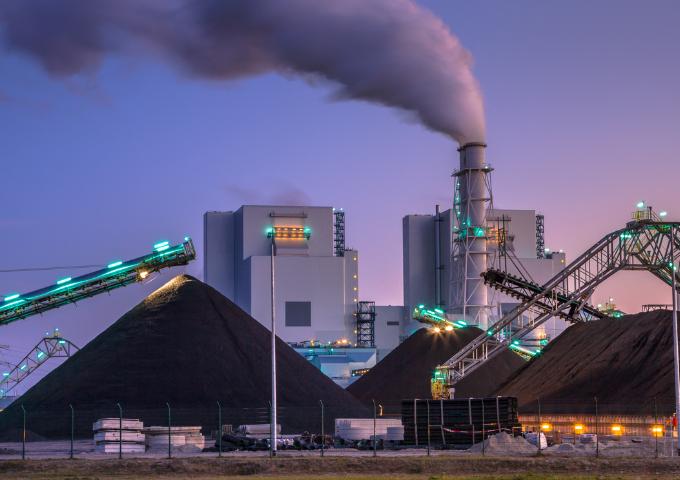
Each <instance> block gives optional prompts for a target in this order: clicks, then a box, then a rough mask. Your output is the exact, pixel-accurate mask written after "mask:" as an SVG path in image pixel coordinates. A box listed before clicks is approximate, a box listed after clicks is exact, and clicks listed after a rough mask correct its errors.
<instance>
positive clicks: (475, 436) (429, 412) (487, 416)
mask: <svg viewBox="0 0 680 480" xmlns="http://www.w3.org/2000/svg"><path fill="white" fill-rule="evenodd" d="M428 416H429V419H428ZM401 421H402V423H403V424H404V444H406V445H427V442H428V428H429V431H430V435H429V438H430V442H431V443H433V444H442V445H456V446H463V445H465V446H470V445H473V444H475V443H478V442H481V441H482V440H483V439H486V438H488V437H489V436H491V435H496V434H498V433H501V432H510V433H513V432H521V431H522V425H521V424H520V423H519V414H518V411H517V399H516V398H514V397H493V398H458V399H451V400H402V403H401Z"/></svg>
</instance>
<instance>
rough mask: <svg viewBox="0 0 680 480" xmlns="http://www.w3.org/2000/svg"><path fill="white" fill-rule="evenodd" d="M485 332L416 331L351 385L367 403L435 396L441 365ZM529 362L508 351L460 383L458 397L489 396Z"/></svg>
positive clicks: (457, 386) (399, 401)
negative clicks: (433, 387) (433, 389)
mask: <svg viewBox="0 0 680 480" xmlns="http://www.w3.org/2000/svg"><path fill="white" fill-rule="evenodd" d="M482 333H483V331H482V330H480V329H479V328H477V327H466V328H462V329H456V330H452V331H440V332H435V331H433V330H429V329H426V328H421V329H420V330H418V331H416V332H414V333H413V334H412V335H411V336H410V337H408V338H407V339H406V340H404V342H402V343H401V344H400V345H399V346H398V347H397V348H395V349H394V350H392V351H391V352H390V354H389V355H387V356H386V357H385V358H384V359H382V360H381V361H380V362H379V363H378V364H377V365H376V366H375V367H373V368H371V370H369V371H368V372H367V373H365V374H364V375H362V376H361V378H359V379H358V380H356V381H355V382H354V383H352V384H351V385H350V386H349V387H347V391H348V392H349V393H351V394H352V395H354V396H355V397H356V398H358V399H359V400H361V402H362V403H363V404H364V405H372V402H373V400H375V401H376V403H378V404H381V405H383V406H385V405H386V404H390V403H391V404H394V405H396V406H397V411H396V412H392V413H398V410H399V405H400V404H401V401H402V399H404V398H432V393H431V384H430V379H431V378H432V375H433V373H434V370H435V368H436V367H437V366H439V365H441V364H443V363H444V362H446V361H447V360H448V359H450V358H451V357H453V356H454V355H455V354H456V353H458V352H459V351H460V350H461V349H462V348H463V347H464V346H465V345H467V344H468V343H470V342H471V341H472V340H474V339H475V338H477V337H478V336H479V335H480V334H482ZM525 364H526V361H525V360H524V359H522V358H521V357H520V356H519V355H517V354H516V353H514V352H512V351H510V350H506V351H504V352H502V353H500V354H499V355H498V356H496V357H495V358H493V359H492V360H490V361H489V362H487V363H486V364H485V365H483V366H482V367H480V368H479V369H478V370H476V371H475V372H473V373H472V374H470V375H469V376H467V377H465V378H464V379H463V380H461V381H460V382H458V383H457V384H456V393H455V395H456V397H459V398H464V397H477V398H478V397H486V396H489V395H491V393H492V392H493V391H494V390H496V389H498V387H499V386H500V385H501V384H502V383H503V382H505V381H506V380H507V379H508V378H509V377H510V376H512V374H514V373H515V372H516V371H517V370H519V369H520V368H521V367H523V366H524V365H525Z"/></svg>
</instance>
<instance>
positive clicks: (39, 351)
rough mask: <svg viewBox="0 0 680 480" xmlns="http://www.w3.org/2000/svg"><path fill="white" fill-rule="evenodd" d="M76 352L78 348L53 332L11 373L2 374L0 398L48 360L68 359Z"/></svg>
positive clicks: (56, 331)
mask: <svg viewBox="0 0 680 480" xmlns="http://www.w3.org/2000/svg"><path fill="white" fill-rule="evenodd" d="M77 351H78V347H76V346H75V345H73V344H72V343H71V342H69V341H68V340H66V339H64V338H62V337H61V334H60V333H59V330H55V331H54V335H52V336H51V337H45V338H43V339H42V340H41V341H40V343H38V344H37V345H36V346H35V348H34V349H33V350H31V351H30V352H29V354H28V355H26V356H25V357H24V358H22V359H21V361H20V362H19V364H18V365H17V366H16V367H14V369H12V371H11V372H9V373H3V374H2V379H0V398H3V397H5V396H6V395H7V394H8V393H9V392H10V391H11V390H12V389H13V388H16V386H17V385H19V384H20V383H21V382H22V381H23V380H24V379H25V378H26V377H28V376H29V375H30V374H31V373H33V372H34V371H35V370H36V369H37V368H38V367H39V366H40V365H42V364H43V363H45V362H46V361H47V360H48V359H50V358H56V357H70V356H72V355H73V354H74V353H76V352H77Z"/></svg>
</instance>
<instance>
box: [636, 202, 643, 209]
mask: <svg viewBox="0 0 680 480" xmlns="http://www.w3.org/2000/svg"><path fill="white" fill-rule="evenodd" d="M637 207H638V208H645V202H640V203H638V204H637Z"/></svg>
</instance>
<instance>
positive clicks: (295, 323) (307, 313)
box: [286, 302, 312, 327]
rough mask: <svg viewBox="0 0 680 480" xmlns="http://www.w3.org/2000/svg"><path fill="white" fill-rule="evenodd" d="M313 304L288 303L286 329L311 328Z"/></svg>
mask: <svg viewBox="0 0 680 480" xmlns="http://www.w3.org/2000/svg"><path fill="white" fill-rule="evenodd" d="M311 326H312V302H286V327H311Z"/></svg>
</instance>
